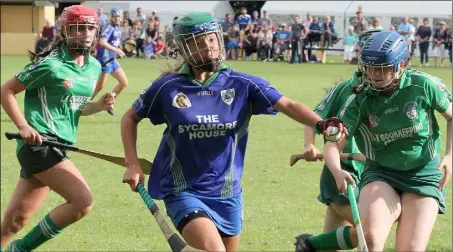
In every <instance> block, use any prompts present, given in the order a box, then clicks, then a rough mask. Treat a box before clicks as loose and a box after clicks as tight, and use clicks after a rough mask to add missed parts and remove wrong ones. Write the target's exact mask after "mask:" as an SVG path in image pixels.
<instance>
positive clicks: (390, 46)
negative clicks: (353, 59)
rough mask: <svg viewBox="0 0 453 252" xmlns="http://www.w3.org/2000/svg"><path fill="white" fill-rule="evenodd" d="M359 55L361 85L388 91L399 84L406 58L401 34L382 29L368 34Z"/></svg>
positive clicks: (405, 47)
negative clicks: (370, 34)
mask: <svg viewBox="0 0 453 252" xmlns="http://www.w3.org/2000/svg"><path fill="white" fill-rule="evenodd" d="M361 49H362V52H361V54H360V57H359V65H358V67H359V72H361V73H362V78H361V82H362V85H364V86H368V87H370V88H371V89H372V90H375V91H378V92H389V91H392V90H393V89H395V88H396V87H397V86H398V85H399V81H400V78H401V76H402V75H403V74H404V70H405V63H406V62H407V58H408V47H407V43H406V40H405V39H404V37H403V36H401V35H399V34H398V33H396V32H391V31H382V32H379V33H376V34H374V35H372V36H370V37H369V38H368V39H367V40H366V42H365V44H364V45H363V47H362V48H361Z"/></svg>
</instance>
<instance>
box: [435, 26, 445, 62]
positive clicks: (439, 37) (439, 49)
mask: <svg viewBox="0 0 453 252" xmlns="http://www.w3.org/2000/svg"><path fill="white" fill-rule="evenodd" d="M439 26H440V28H439V29H437V30H436V31H435V32H434V36H433V49H434V51H433V55H434V56H433V60H434V66H435V67H437V58H440V66H441V67H443V66H444V58H445V44H446V42H447V30H445V21H440V22H439Z"/></svg>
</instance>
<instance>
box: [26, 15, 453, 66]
mask: <svg viewBox="0 0 453 252" xmlns="http://www.w3.org/2000/svg"><path fill="white" fill-rule="evenodd" d="M107 13H108V12H107ZM248 13H249V12H248V10H247V9H246V8H242V9H241V14H240V15H238V16H237V17H232V16H231V15H230V14H226V15H225V18H224V20H222V21H221V26H222V34H223V40H224V43H225V49H226V58H228V59H231V60H260V61H282V60H285V61H289V63H294V62H298V63H302V62H319V61H320V60H319V59H318V58H317V56H316V54H315V53H312V51H313V50H318V49H319V48H324V49H330V48H332V47H333V45H335V44H336V43H338V42H339V41H341V40H342V44H343V49H342V50H343V59H344V63H345V64H350V63H353V58H354V57H357V51H358V49H357V45H358V35H359V34H360V33H362V32H364V31H367V30H370V29H383V27H382V26H381V25H380V24H379V20H378V19H377V18H373V19H372V20H371V21H370V22H368V21H367V20H366V19H365V18H364V15H363V9H362V7H360V6H359V7H358V9H357V11H356V17H355V18H354V19H353V20H351V22H350V25H349V27H347V31H346V32H345V34H344V36H343V38H340V37H339V36H338V34H337V31H336V28H335V23H334V21H332V19H331V17H330V16H326V17H324V18H323V21H322V22H321V21H320V20H319V17H317V16H312V15H311V14H310V13H307V14H306V15H305V17H304V18H301V17H299V16H298V15H295V16H293V21H292V23H288V24H287V23H278V24H277V23H274V22H273V20H272V18H270V17H269V14H268V12H267V11H266V10H263V11H262V15H259V13H258V11H256V10H253V11H251V13H252V14H251V15H249V14H248ZM98 16H99V25H100V27H101V30H102V29H103V28H104V27H105V26H106V25H107V24H108V20H109V16H108V14H106V12H104V10H103V8H99V9H98ZM176 18H177V17H175V19H176ZM59 29H60V28H59V24H58V16H57V17H56V20H55V23H54V24H52V22H51V21H50V20H46V25H45V26H44V27H43V29H42V31H41V32H40V34H39V38H38V40H37V42H36V48H35V51H36V52H40V51H41V50H43V49H44V48H46V47H48V46H49V44H50V43H51V42H52V41H53V39H54V38H55V35H56V34H57V33H58V32H59ZM164 29H165V30H166V31H168V34H167V35H166V37H165V38H162V36H163V30H164ZM164 29H162V27H161V24H160V19H159V16H158V15H157V11H156V10H154V11H152V13H151V15H150V16H149V17H147V15H145V14H144V13H143V10H142V8H140V7H139V8H137V9H136V14H135V18H131V17H130V15H129V11H127V10H125V11H124V12H123V21H122V25H121V30H122V36H121V41H122V45H123V46H124V45H125V44H126V42H128V41H129V42H131V41H133V42H134V43H135V45H136V50H135V51H133V52H128V56H129V57H142V58H146V59H153V58H158V57H159V56H161V55H170V56H171V55H172V54H173V50H174V48H175V41H174V40H173V39H172V37H171V27H168V26H165V27H164ZM389 29H390V30H394V31H397V32H398V33H400V34H402V35H404V36H406V39H407V41H408V47H409V51H410V52H411V53H410V55H411V57H412V56H413V55H414V51H415V50H416V49H417V47H418V50H419V51H420V66H428V65H429V58H430V57H429V55H431V57H432V59H433V66H436V67H437V66H438V63H439V60H440V66H441V67H443V66H445V64H444V60H445V58H446V57H449V58H450V60H449V61H450V65H451V58H452V32H451V27H446V23H445V21H440V22H439V27H438V28H437V27H436V29H435V30H434V31H433V27H432V26H431V25H430V24H429V19H428V18H424V19H423V24H421V25H420V26H419V27H416V24H415V21H414V19H410V18H408V17H404V18H402V19H401V22H400V23H399V24H398V25H395V26H394V25H391V26H390V27H389ZM164 40H165V41H166V42H165V43H164ZM430 50H432V52H431V53H430ZM447 54H448V55H447Z"/></svg>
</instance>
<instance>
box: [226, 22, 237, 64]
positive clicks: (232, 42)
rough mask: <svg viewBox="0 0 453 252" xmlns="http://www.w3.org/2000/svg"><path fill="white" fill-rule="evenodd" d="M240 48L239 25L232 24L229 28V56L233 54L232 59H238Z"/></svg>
mask: <svg viewBox="0 0 453 252" xmlns="http://www.w3.org/2000/svg"><path fill="white" fill-rule="evenodd" d="M238 49H239V27H238V25H237V24H234V25H233V26H230V29H229V30H228V44H227V52H226V54H227V57H228V56H231V59H232V60H236V59H237V58H236V56H237V51H238Z"/></svg>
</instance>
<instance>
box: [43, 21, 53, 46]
mask: <svg viewBox="0 0 453 252" xmlns="http://www.w3.org/2000/svg"><path fill="white" fill-rule="evenodd" d="M53 36H54V26H53V25H52V24H51V23H50V21H49V20H48V19H46V25H45V26H44V27H43V28H42V31H41V34H40V37H41V38H46V39H47V40H48V41H50V42H52V40H53Z"/></svg>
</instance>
